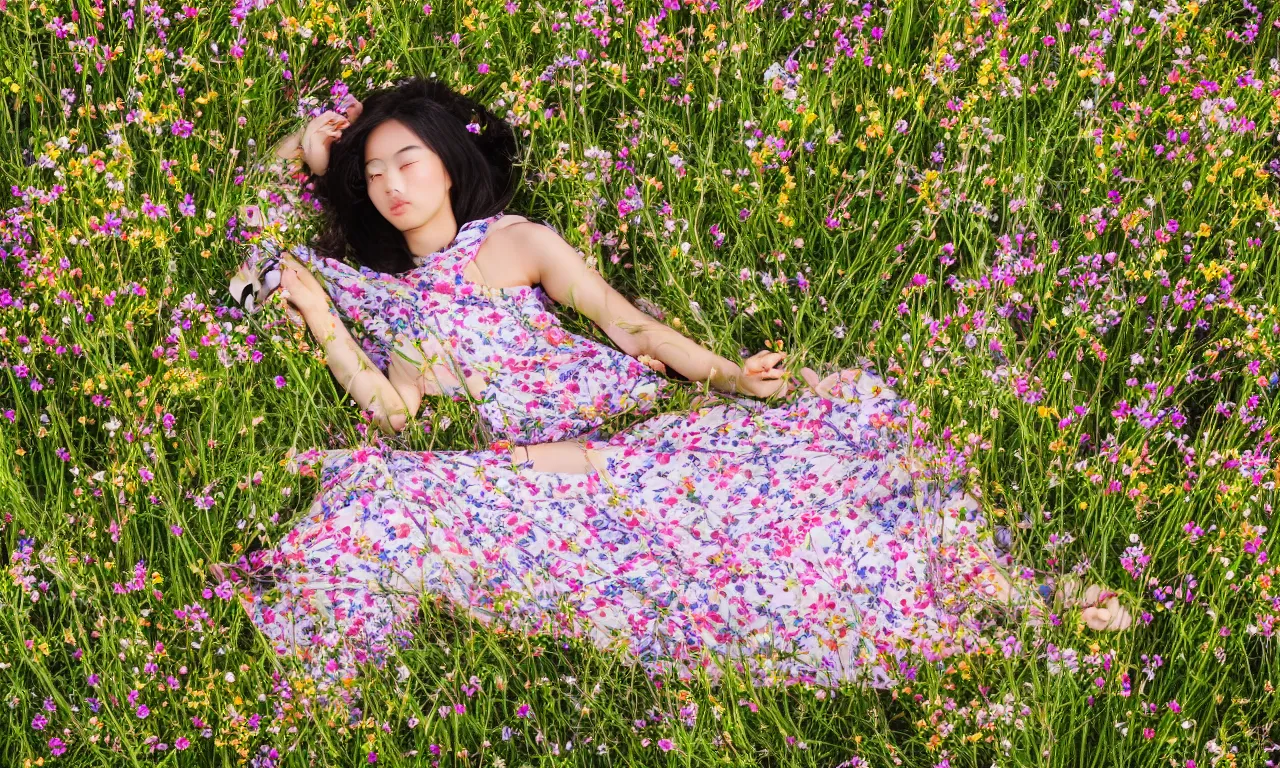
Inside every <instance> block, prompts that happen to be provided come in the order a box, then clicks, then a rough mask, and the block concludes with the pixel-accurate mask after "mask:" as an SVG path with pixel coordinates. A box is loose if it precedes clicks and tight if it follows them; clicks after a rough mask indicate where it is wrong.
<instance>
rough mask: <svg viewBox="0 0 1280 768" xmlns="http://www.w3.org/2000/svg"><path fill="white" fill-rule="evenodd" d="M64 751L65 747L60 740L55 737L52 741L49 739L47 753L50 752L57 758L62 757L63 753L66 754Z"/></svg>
mask: <svg viewBox="0 0 1280 768" xmlns="http://www.w3.org/2000/svg"><path fill="white" fill-rule="evenodd" d="M66 751H67V745H66V743H65V742H63V741H62V739H60V738H58V737H57V736H54V737H53V738H52V739H49V752H51V753H52V754H53V756H54V757H59V756H61V755H62V753H63V752H66Z"/></svg>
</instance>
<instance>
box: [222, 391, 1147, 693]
mask: <svg viewBox="0 0 1280 768" xmlns="http://www.w3.org/2000/svg"><path fill="white" fill-rule="evenodd" d="M805 378H806V379H807V380H808V381H809V383H810V386H811V387H812V389H811V390H803V391H800V392H797V393H795V395H794V396H793V397H792V398H791V400H790V401H789V402H788V403H787V404H785V405H781V406H777V407H774V408H769V409H763V410H761V409H755V408H746V407H743V406H742V405H740V404H722V405H717V406H714V407H709V408H706V409H703V410H699V411H695V412H693V413H691V414H667V415H663V416H657V417H654V418H652V419H651V420H650V421H649V422H646V423H645V425H644V428H643V429H639V430H630V431H626V432H622V433H619V434H617V435H615V436H613V437H612V438H611V439H609V440H608V441H595V440H586V441H583V442H568V443H563V442H562V443H553V444H543V445H536V446H529V447H527V448H525V447H516V448H513V449H511V450H510V451H493V450H489V451H472V452H428V453H419V452H407V451H394V450H386V449H383V448H380V447H364V448H360V449H357V450H341V451H314V452H308V453H307V454H304V455H303V456H301V457H298V458H297V462H298V466H299V467H300V468H301V469H302V470H303V471H304V472H305V473H312V472H314V471H315V470H314V469H313V467H315V466H318V467H319V472H318V474H319V476H320V481H321V490H320V493H319V495H318V496H317V499H316V501H315V504H314V506H313V507H312V509H311V511H310V513H309V514H308V515H307V516H305V517H304V518H303V519H302V520H300V521H299V522H298V523H297V525H296V526H295V527H294V528H293V529H292V531H291V532H290V533H289V534H288V535H287V536H286V538H285V539H284V541H283V543H282V544H281V545H280V546H279V547H278V548H277V549H273V550H268V551H260V552H255V553H252V554H250V555H249V556H248V557H246V558H243V559H242V560H241V561H240V562H239V563H238V564H237V565H236V566H235V567H233V568H229V569H223V568H219V569H218V570H217V571H216V576H217V578H218V579H223V578H225V577H226V576H228V575H234V578H235V579H236V581H237V584H238V594H239V596H240V599H241V601H242V603H243V604H244V606H245V607H246V609H247V610H248V612H249V615H250V616H251V617H252V620H253V622H254V623H255V625H257V626H258V627H259V628H260V629H261V630H262V631H263V632H264V633H265V634H266V636H267V637H268V638H269V639H270V641H271V642H272V644H273V646H274V648H275V651H276V653H277V654H278V655H279V656H281V657H287V656H296V657H297V658H299V659H300V660H301V661H302V663H303V670H304V671H305V673H306V674H307V675H309V676H311V677H312V678H314V679H315V680H316V681H317V682H318V683H319V684H320V685H321V686H334V685H338V686H340V687H348V686H351V685H353V681H354V678H356V677H357V676H358V675H359V672H360V668H361V665H362V664H365V663H372V664H376V665H382V664H384V663H385V662H386V661H387V659H388V658H389V656H390V654H391V653H392V652H393V651H394V649H395V648H396V647H397V646H398V645H399V644H400V643H402V642H404V641H405V640H407V639H408V638H410V637H411V636H412V634H413V631H414V630H413V624H412V620H413V619H414V618H415V616H414V615H415V613H416V612H417V609H418V608H419V607H420V604H421V602H422V601H424V600H427V601H430V600H434V599H441V600H444V601H446V602H447V603H449V604H451V605H452V606H453V607H455V608H456V609H458V610H460V611H463V612H466V613H469V614H470V615H471V616H473V617H475V618H476V619H479V620H480V621H482V622H485V623H494V622H496V623H499V624H501V625H503V626H504V627H506V628H507V629H510V630H514V631H528V632H538V631H541V632H551V633H553V634H567V635H572V636H578V637H583V638H586V639H588V640H590V641H591V642H593V643H594V644H595V645H596V646H598V647H599V648H601V649H602V650H605V651H617V652H620V653H622V654H623V656H624V658H626V659H629V660H630V661H632V662H640V663H643V664H645V665H646V666H647V667H648V668H649V669H651V670H653V671H654V672H666V671H675V672H676V673H677V674H680V675H681V676H687V675H690V674H693V673H695V672H696V671H697V670H698V669H705V670H706V671H707V672H708V674H709V675H710V677H711V678H712V679H713V680H715V679H716V678H717V677H719V675H720V674H721V672H722V671H723V669H724V665H726V664H729V665H732V666H734V667H736V668H737V669H739V670H741V671H742V672H743V673H745V674H748V675H751V676H753V677H755V678H756V679H757V681H758V682H760V683H764V684H768V683H790V682H797V681H808V682H815V683H819V684H835V683H840V682H846V681H854V682H861V683H865V684H870V685H873V686H888V685H892V684H893V682H894V680H895V678H897V677H898V675H899V673H900V667H899V665H900V664H904V663H919V662H921V661H923V662H925V663H927V662H929V661H931V660H937V659H940V658H943V657H946V656H949V655H951V654H954V653H957V652H963V651H968V650H972V649H975V648H979V647H981V646H983V645H985V644H987V643H988V642H989V639H990V633H989V632H987V631H986V629H987V627H988V625H989V623H990V622H991V621H992V620H993V619H996V618H998V617H999V616H1000V615H1001V614H1002V613H1006V612H1007V611H1008V610H1009V609H1011V608H1012V609H1018V610H1019V611H1025V612H1026V613H1029V614H1030V615H1031V616H1032V617H1033V618H1034V617H1036V616H1041V615H1043V612H1044V609H1045V608H1047V607H1048V606H1045V607H1037V605H1036V601H1037V599H1038V597H1039V596H1040V595H1039V594H1038V592H1039V590H1037V589H1036V585H1034V584H1032V583H1031V582H1030V581H1027V580H1024V579H1022V578H1018V579H1013V580H1011V579H1010V578H1008V577H1006V576H1004V575H1003V573H1002V571H1003V570H1004V566H1006V565H1007V563H1004V562H1001V560H1000V559H999V558H997V557H994V556H992V555H991V554H990V553H989V550H988V549H987V547H986V544H985V543H984V542H983V540H982V538H981V537H980V536H979V531H978V529H977V526H976V524H975V523H974V522H972V519H971V514H972V513H973V512H974V511H976V510H977V509H978V502H977V501H976V500H975V499H974V498H973V497H972V496H971V495H969V494H966V493H964V492H963V488H962V484H961V482H960V481H953V482H951V483H939V482H934V481H932V480H929V479H927V478H925V477H924V476H923V475H922V474H921V472H920V467H919V466H918V462H917V461H916V459H915V457H914V456H913V453H912V449H911V445H912V442H913V439H914V438H915V437H916V435H915V434H913V431H912V429H911V425H910V416H909V409H908V408H907V407H906V406H905V404H904V402H903V401H902V400H900V399H899V398H898V397H897V396H896V394H895V393H894V392H893V391H892V390H890V389H889V388H887V387H886V386H885V385H884V383H883V382H882V381H880V380H879V379H877V378H876V377H875V376H874V375H872V374H871V373H869V372H867V371H864V370H853V371H845V372H842V373H841V374H839V375H837V376H833V377H830V378H828V379H827V380H825V381H822V382H818V381H817V380H816V376H814V375H813V374H812V372H806V376H805ZM227 571H230V573H228V572H227ZM1077 591H1078V588H1077V587H1076V585H1075V584H1074V583H1073V584H1071V585H1070V587H1069V588H1068V589H1064V590H1059V598H1060V599H1059V600H1058V601H1057V603H1058V604H1057V606H1056V609H1060V608H1062V607H1065V606H1067V605H1076V606H1079V607H1081V608H1083V610H1082V612H1081V618H1082V619H1083V621H1084V622H1085V623H1086V624H1087V625H1088V626H1090V627H1092V628H1094V629H1124V628H1126V627H1128V626H1129V624H1130V622H1131V620H1132V619H1131V617H1130V615H1129V613H1128V611H1126V610H1125V609H1124V608H1123V607H1122V606H1120V604H1119V601H1118V600H1117V599H1116V597H1115V595H1114V594H1113V593H1105V592H1102V591H1101V590H1100V589H1099V588H1097V587H1092V588H1090V589H1089V590H1088V591H1087V592H1085V594H1084V595H1083V599H1079V598H1080V596H1077V595H1076V594H1075V593H1076V592H1077ZM912 659H914V660H915V661H914V662H912V661H910V660H912Z"/></svg>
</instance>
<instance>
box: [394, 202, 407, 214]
mask: <svg viewBox="0 0 1280 768" xmlns="http://www.w3.org/2000/svg"><path fill="white" fill-rule="evenodd" d="M408 207H409V203H408V202H407V201H404V200H401V201H400V202H398V203H396V204H395V205H393V206H391V212H392V213H396V214H398V213H400V212H401V211H403V210H404V209H405V208H408Z"/></svg>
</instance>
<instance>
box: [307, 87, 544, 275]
mask: <svg viewBox="0 0 1280 768" xmlns="http://www.w3.org/2000/svg"><path fill="white" fill-rule="evenodd" d="M388 120H397V121H399V122H401V123H403V124H404V125H405V127H407V128H408V129H409V130H411V131H413V132H414V134H416V135H417V136H418V138H420V139H422V141H423V143H425V144H426V145H427V146H428V147H429V148H430V149H431V151H433V152H435V153H436V154H437V155H438V156H439V157H440V160H441V161H442V162H443V163H444V167H445V170H446V171H447V172H448V174H449V178H450V180H451V181H452V182H453V186H452V189H451V190H450V191H449V203H450V205H451V207H452V209H453V217H454V220H455V221H456V222H457V224H458V225H459V226H461V225H463V224H465V223H466V222H469V221H474V220H476V219H483V218H486V217H489V216H493V215H494V214H497V213H499V212H501V211H503V210H504V209H505V208H506V206H507V205H508V204H509V203H510V202H511V198H512V196H513V195H514V194H515V192H516V185H517V184H518V183H519V174H518V172H517V169H516V156H517V147H516V137H515V131H514V130H512V128H511V126H510V125H509V124H508V123H507V122H506V121H505V120H503V119H501V118H499V117H497V116H496V115H494V114H493V113H492V112H490V111H489V110H488V109H485V108H484V107H483V106H481V105H480V104H479V103H477V102H476V101H474V100H473V99H470V98H467V97H466V96H463V95H462V94H460V93H458V92H457V91H455V90H453V89H452V88H450V87H449V86H448V85H446V84H444V83H442V82H440V81H439V80H427V79H423V78H420V77H415V78H412V79H410V80H408V81H405V82H403V83H400V84H398V85H394V86H388V87H385V88H382V89H379V90H377V91H374V92H372V93H370V94H369V95H367V96H366V97H365V99H364V100H363V110H362V111H361V113H360V116H359V117H358V118H356V120H355V122H353V123H351V125H350V126H348V127H347V128H346V129H345V130H344V131H343V133H342V138H340V139H338V140H337V141H335V142H334V143H333V146H331V147H330V149H329V168H328V170H327V172H326V173H325V175H324V176H312V178H311V181H312V183H313V185H314V189H315V193H316V196H317V197H319V198H320V200H321V202H322V203H323V204H324V208H325V211H326V217H327V220H326V223H325V225H324V227H323V229H322V230H321V233H320V235H319V237H318V238H317V239H316V249H317V250H318V251H320V252H321V253H323V254H325V255H327V256H332V257H335V258H339V259H341V258H344V257H347V256H348V255H349V256H350V258H351V259H352V260H354V261H355V262H357V263H359V264H363V265H364V266H366V267H368V268H370V269H374V270H377V271H379V272H388V273H392V274H396V273H400V272H404V271H406V270H409V269H412V268H413V267H414V262H413V254H412V253H410V251H409V246H408V244H407V243H406V242H405V238H404V234H403V233H401V232H400V230H398V229H396V227H395V225H393V224H392V223H391V222H389V221H387V220H386V219H385V218H384V217H383V216H382V214H381V213H379V212H378V209H377V208H376V207H375V206H374V204H373V201H372V200H371V199H370V198H369V189H368V186H367V184H366V182H365V172H364V163H365V160H364V148H365V143H366V141H367V140H368V138H369V134H370V133H372V132H373V129H375V128H377V127H378V126H379V125H382V124H383V123H385V122H387V121H388ZM468 124H475V125H478V126H479V131H478V132H477V133H472V132H471V131H468V130H467V125H468Z"/></svg>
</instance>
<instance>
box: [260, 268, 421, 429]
mask: <svg viewBox="0 0 1280 768" xmlns="http://www.w3.org/2000/svg"><path fill="white" fill-rule="evenodd" d="M281 267H282V273H283V274H282V276H281V280H280V285H281V287H283V288H284V289H285V290H286V291H287V292H288V299H289V303H290V304H291V305H292V306H293V307H294V308H295V309H296V310H298V312H299V313H300V314H301V315H302V318H303V320H304V321H305V322H306V324H307V328H308V329H310V330H311V334H312V335H313V336H315V338H316V340H317V341H318V342H319V343H320V344H321V345H322V346H323V347H324V350H325V359H326V362H327V363H328V365H329V370H330V371H332V372H333V375H334V377H335V378H337V380H338V383H339V384H340V385H342V388H343V389H344V390H346V392H347V394H349V395H351V397H352V399H354V400H355V401H356V403H357V404H359V406H360V407H361V408H362V409H364V410H366V411H372V412H373V417H374V421H376V422H377V424H378V426H379V427H381V428H382V430H383V431H384V432H386V433H387V434H389V435H391V434H395V433H397V432H399V431H400V430H402V429H404V427H405V424H407V423H408V421H409V417H410V416H412V415H415V414H416V413H417V412H418V409H419V408H420V407H421V406H422V389H421V388H420V387H419V386H418V384H417V382H416V380H415V379H414V377H413V376H412V375H395V376H393V377H392V378H388V377H387V376H386V375H385V374H383V372H382V371H380V370H379V369H378V367H377V366H375V365H374V364H373V361H371V360H370V359H369V356H368V355H366V354H365V352H364V350H363V349H361V348H360V345H359V344H357V343H356V340H355V339H354V338H352V336H351V332H350V331H348V330H347V327H346V326H345V325H343V324H342V323H341V322H340V321H339V320H338V318H337V317H335V315H334V312H333V311H331V307H332V304H331V303H330V301H329V297H328V295H327V294H326V293H325V290H324V288H323V287H322V286H321V285H320V282H319V281H318V280H316V278H315V276H314V275H312V274H311V273H310V272H309V271H308V270H307V268H306V267H304V266H302V265H301V264H298V263H297V262H296V261H293V260H292V259H288V258H286V259H285V261H284V263H283V264H282V265H281Z"/></svg>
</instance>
